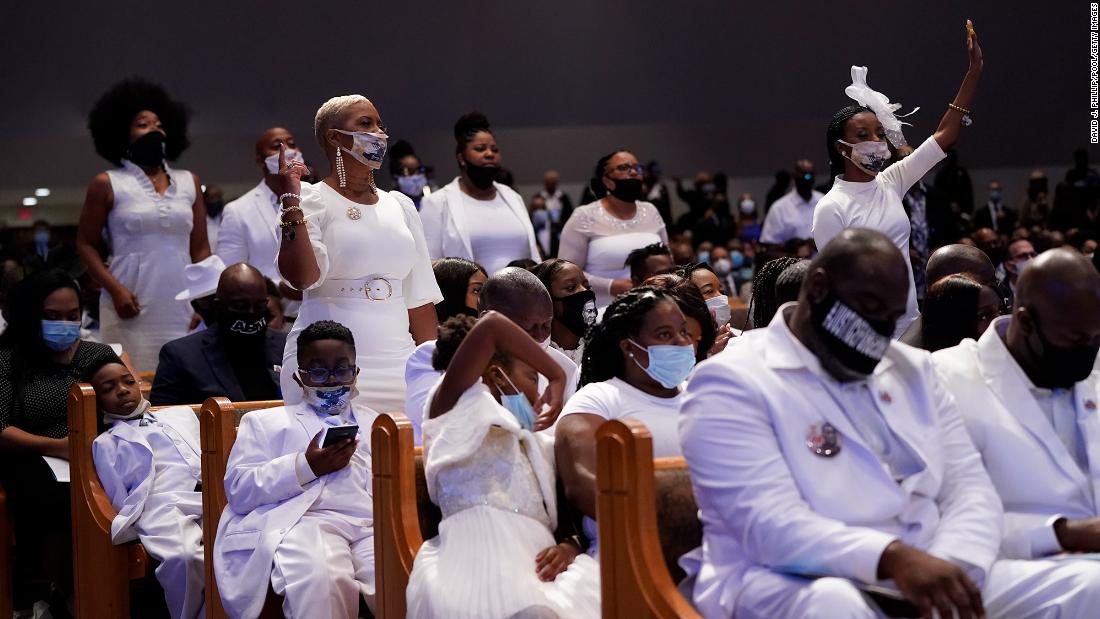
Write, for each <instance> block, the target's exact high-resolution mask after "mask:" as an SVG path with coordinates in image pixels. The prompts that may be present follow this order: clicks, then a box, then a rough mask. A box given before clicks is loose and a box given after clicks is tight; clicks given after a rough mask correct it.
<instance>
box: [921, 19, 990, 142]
mask: <svg viewBox="0 0 1100 619" xmlns="http://www.w3.org/2000/svg"><path fill="white" fill-rule="evenodd" d="M966 29H967V34H966V52H967V56H969V58H970V68H969V69H967V71H966V75H965V76H964V77H963V81H962V84H961V85H960V86H959V92H958V94H956V95H955V99H954V101H952V102H951V103H952V105H955V106H956V107H960V108H962V109H964V110H969V109H970V102H971V101H973V99H974V91H975V90H977V89H978V79H979V78H980V77H981V76H982V65H983V61H982V47H981V45H979V44H978V33H977V32H975V31H974V26H973V24H972V23H971V22H970V20H969V19H968V20H966ZM962 117H963V112H960V111H959V110H956V109H955V108H953V107H948V108H947V112H945V113H944V115H943V118H942V119H941V120H940V126H939V127H937V128H936V133H934V134H933V135H932V137H934V138H935V139H936V143H937V144H939V145H940V148H942V149H943V150H945V151H946V150H947V149H949V148H951V147H952V146H954V145H955V144H956V143H957V142H958V141H959V131H960V130H961V129H962Z"/></svg>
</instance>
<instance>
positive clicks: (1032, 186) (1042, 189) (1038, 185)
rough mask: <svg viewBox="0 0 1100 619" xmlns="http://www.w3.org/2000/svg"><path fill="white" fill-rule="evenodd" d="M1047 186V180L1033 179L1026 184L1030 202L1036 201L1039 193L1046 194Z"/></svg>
mask: <svg viewBox="0 0 1100 619" xmlns="http://www.w3.org/2000/svg"><path fill="white" fill-rule="evenodd" d="M1049 188H1050V187H1049V185H1047V179H1045V178H1033V179H1031V180H1029V181H1028V183H1027V197H1028V198H1029V199H1030V200H1032V201H1035V200H1038V199H1039V194H1040V193H1048V190H1049Z"/></svg>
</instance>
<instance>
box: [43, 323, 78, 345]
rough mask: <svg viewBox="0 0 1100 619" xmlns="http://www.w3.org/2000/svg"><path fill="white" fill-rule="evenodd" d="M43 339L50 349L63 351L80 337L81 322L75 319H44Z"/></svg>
mask: <svg viewBox="0 0 1100 619" xmlns="http://www.w3.org/2000/svg"><path fill="white" fill-rule="evenodd" d="M42 339H43V340H44V341H45V342H46V346H49V347H50V350H55V351H57V352H61V351H62V350H65V349H66V348H68V347H70V346H72V345H73V344H74V343H76V341H77V340H78V339H80V322H79V321H74V320H43V321H42Z"/></svg>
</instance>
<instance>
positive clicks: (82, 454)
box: [68, 383, 198, 617]
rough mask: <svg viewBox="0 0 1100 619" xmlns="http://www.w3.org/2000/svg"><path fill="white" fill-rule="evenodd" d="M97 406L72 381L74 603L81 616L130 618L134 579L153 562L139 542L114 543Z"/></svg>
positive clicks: (88, 390)
mask: <svg viewBox="0 0 1100 619" xmlns="http://www.w3.org/2000/svg"><path fill="white" fill-rule="evenodd" d="M96 408H97V407H96V399H95V391H93V390H92V387H91V386H90V385H87V384H83V383H81V384H77V385H73V387H72V389H70V391H69V401H68V412H69V454H70V460H69V475H70V479H71V481H70V483H69V489H70V494H69V496H70V504H71V509H72V523H73V585H74V588H73V602H74V604H75V607H76V616H78V617H88V616H104V617H128V616H130V581H132V580H137V579H140V578H145V577H147V576H152V575H153V571H152V565H151V564H152V561H151V560H150V558H149V555H148V553H146V552H145V548H144V547H143V546H142V545H141V543H140V542H137V541H133V542H128V543H126V544H122V545H118V546H116V545H115V544H113V543H112V542H111V521H112V520H114V518H115V516H116V515H118V514H117V512H116V511H115V509H114V507H113V506H112V505H111V499H110V498H109V497H108V496H107V493H106V491H105V490H104V489H103V485H102V484H101V483H100V481H99V475H98V474H96V470H95V463H94V462H93V461H92V442H93V441H95V438H96V436H97V435H98V428H99V421H98V411H97V410H96ZM192 408H194V409H197V408H198V406H193V407H192ZM153 410H156V409H153Z"/></svg>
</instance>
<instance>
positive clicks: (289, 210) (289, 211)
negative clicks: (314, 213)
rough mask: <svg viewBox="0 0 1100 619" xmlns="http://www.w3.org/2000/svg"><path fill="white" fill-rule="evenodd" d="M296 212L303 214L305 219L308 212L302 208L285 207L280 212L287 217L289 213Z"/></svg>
mask: <svg viewBox="0 0 1100 619" xmlns="http://www.w3.org/2000/svg"><path fill="white" fill-rule="evenodd" d="M294 211H298V212H299V213H301V214H302V216H303V217H305V214H306V212H305V211H303V210H302V207H300V206H284V207H283V210H282V211H280V212H281V213H282V214H283V215H286V214H287V213H293V212H294Z"/></svg>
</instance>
